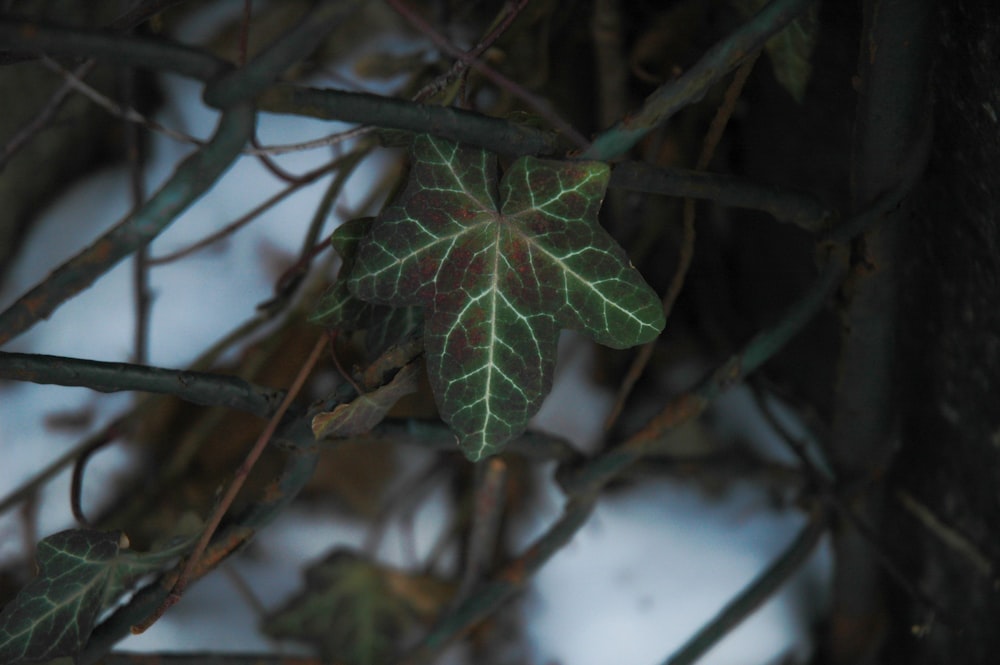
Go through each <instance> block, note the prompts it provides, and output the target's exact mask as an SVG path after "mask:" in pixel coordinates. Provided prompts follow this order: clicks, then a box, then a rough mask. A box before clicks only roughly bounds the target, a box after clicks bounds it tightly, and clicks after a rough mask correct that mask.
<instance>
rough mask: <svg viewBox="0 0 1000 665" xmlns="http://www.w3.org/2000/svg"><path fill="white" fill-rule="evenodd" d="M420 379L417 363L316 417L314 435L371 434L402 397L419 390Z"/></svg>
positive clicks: (324, 436) (318, 437)
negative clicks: (376, 386) (418, 380)
mask: <svg viewBox="0 0 1000 665" xmlns="http://www.w3.org/2000/svg"><path fill="white" fill-rule="evenodd" d="M417 378H418V372H417V365H416V364H415V363H410V364H409V365H406V366H404V367H403V368H402V369H400V370H399V371H398V372H397V373H396V376H394V377H393V379H392V380H391V381H390V382H389V383H387V384H386V385H384V386H381V387H379V388H376V389H375V390H373V391H371V392H368V393H365V394H364V395H358V396H357V397H356V398H354V399H353V400H351V401H350V402H348V403H346V404H339V405H337V407H336V408H335V409H334V410H333V411H324V412H323V413H319V414H316V416H314V417H313V420H312V430H313V434H314V435H315V436H316V438H317V439H321V438H327V437H349V436H357V435H359V434H364V433H365V432H368V431H370V430H371V429H372V428H373V427H375V425H378V424H379V423H380V422H382V419H383V418H385V414H386V413H388V412H389V409H391V408H392V405H393V404H395V403H396V401H397V400H399V398H400V397H402V396H403V395H408V394H410V393H412V392H413V391H415V390H416V389H417Z"/></svg>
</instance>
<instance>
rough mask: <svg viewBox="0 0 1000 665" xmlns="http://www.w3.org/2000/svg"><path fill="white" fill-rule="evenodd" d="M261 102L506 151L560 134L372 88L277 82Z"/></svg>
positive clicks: (543, 148) (528, 149)
mask: <svg viewBox="0 0 1000 665" xmlns="http://www.w3.org/2000/svg"><path fill="white" fill-rule="evenodd" d="M257 106H258V108H260V110H262V111H268V112H271V113H290V114H294V115H303V116H308V117H311V118H320V119H322V120H342V121H344V122H358V123H365V124H370V125H377V126H379V127H384V128H386V129H402V130H405V131H409V132H418V133H428V134H434V135H435V136H441V137H444V138H448V139H451V140H453V141H458V142H459V143H468V144H470V145H478V146H482V147H484V148H486V149H488V150H492V151H493V152H498V153H501V154H504V155H542V154H553V153H556V152H558V151H559V143H558V139H557V137H556V135H555V134H553V133H552V132H546V131H542V130H540V129H535V128H532V127H526V126H523V125H516V124H514V123H512V122H508V121H506V120H502V119H500V118H491V117H489V116H484V115H481V114H479V113H473V112H472V111H464V110H462V109H456V108H449V107H444V106H433V105H429V104H418V103H416V102H410V101H407V100H403V99H394V98H391V97H382V96H380V95H372V94H368V93H360V92H345V91H343V90H334V89H332V88H305V87H301V86H294V85H289V84H278V85H274V86H271V87H270V88H268V89H267V90H266V91H265V92H264V93H263V94H262V95H260V96H259V97H258V98H257Z"/></svg>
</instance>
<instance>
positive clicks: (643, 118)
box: [582, 0, 813, 161]
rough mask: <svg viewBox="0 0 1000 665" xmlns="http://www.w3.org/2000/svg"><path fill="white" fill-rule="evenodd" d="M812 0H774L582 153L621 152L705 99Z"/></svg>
mask: <svg viewBox="0 0 1000 665" xmlns="http://www.w3.org/2000/svg"><path fill="white" fill-rule="evenodd" d="M812 1H813V0H774V1H773V2H771V3H770V4H769V5H767V7H764V9H762V10H761V11H760V12H758V13H757V15H756V16H754V17H753V18H751V19H750V20H749V21H748V22H747V23H745V24H744V25H743V26H742V27H741V28H740V29H739V30H737V31H736V32H734V33H733V34H731V35H730V36H729V37H727V38H726V39H724V40H723V41H721V42H719V43H718V44H716V45H715V46H713V47H712V48H711V49H710V50H709V51H708V53H706V54H705V55H704V56H703V57H702V59H701V60H699V61H698V62H697V63H696V64H695V65H694V66H693V67H691V68H690V69H689V70H687V72H685V73H684V75H683V76H681V77H680V78H678V79H676V80H674V81H670V82H669V83H665V84H664V85H662V86H660V87H659V88H658V89H657V90H656V91H655V92H653V94H651V95H650V96H649V97H647V98H646V101H645V102H644V103H643V105H642V108H640V109H639V110H638V111H636V112H635V113H633V114H630V115H628V116H626V118H625V119H624V120H622V121H621V122H619V123H618V124H617V125H615V126H614V127H612V128H610V129H608V130H606V131H604V132H602V133H601V134H599V135H598V136H597V138H596V139H594V142H593V144H591V146H590V148H589V149H588V150H586V151H585V152H584V153H583V155H582V156H583V157H584V158H586V159H598V160H602V161H603V160H608V159H611V158H612V157H616V156H618V155H620V154H622V153H624V152H625V151H627V150H628V149H629V148H631V147H632V146H633V145H635V144H636V143H638V141H639V139H641V138H642V137H643V136H645V135H646V134H647V133H649V131H650V130H652V129H654V128H655V127H657V126H659V125H660V124H662V123H663V122H665V121H666V120H667V119H668V118H670V116H672V115H673V114H675V113H677V111H679V110H681V109H682V108H684V107H685V106H690V105H691V104H694V103H695V102H698V101H699V100H701V98H702V97H704V96H705V93H706V92H708V90H709V88H711V87H712V86H713V85H714V84H715V83H716V82H718V81H719V80H721V79H722V78H723V77H724V76H726V75H727V74H728V73H729V72H731V71H733V70H734V69H736V68H737V67H738V66H739V65H740V63H741V62H742V61H743V59H744V58H746V57H747V56H748V55H750V54H751V53H754V52H755V51H757V50H758V49H759V48H761V47H763V46H764V43H765V42H766V41H767V40H768V39H770V38H771V37H772V36H773V35H775V34H776V33H777V32H778V31H780V30H781V29H782V28H784V27H785V26H786V25H788V24H789V23H790V22H791V21H792V20H793V19H794V18H795V17H796V16H798V15H799V14H801V13H802V12H803V11H804V10H805V9H806V7H808V6H809V5H810V4H811V3H812Z"/></svg>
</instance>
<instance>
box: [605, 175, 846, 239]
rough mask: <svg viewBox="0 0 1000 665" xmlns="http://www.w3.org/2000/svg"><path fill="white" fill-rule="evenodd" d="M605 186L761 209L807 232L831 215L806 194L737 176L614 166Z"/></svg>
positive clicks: (825, 221) (817, 226)
mask: <svg viewBox="0 0 1000 665" xmlns="http://www.w3.org/2000/svg"><path fill="white" fill-rule="evenodd" d="M608 186H609V187H618V188H620V189H627V190H630V191H634V192H647V193H650V194H664V195H666V196H676V197H681V198H689V199H706V200H709V201H713V202H715V203H719V204H721V205H725V206H732V207H735V208H749V209H751V210H762V211H764V212H766V213H768V214H770V215H772V216H774V218H775V219H777V220H778V221H780V222H790V223H792V224H795V225H797V226H801V227H802V228H804V229H806V230H807V231H819V230H821V229H823V228H825V227H826V226H827V224H828V223H829V221H830V220H831V219H832V218H833V216H834V213H833V211H831V210H830V209H829V208H828V207H827V206H826V205H825V204H824V203H823V202H822V201H821V200H819V198H817V197H816V196H814V195H813V194H809V193H806V192H798V191H794V190H790V189H786V188H783V187H778V186H775V185H762V184H759V183H755V182H752V181H749V180H747V179H746V178H742V177H740V176H733V175H722V174H717V173H705V172H703V171H690V170H687V169H668V168H657V167H655V166H652V165H651V164H646V163H644V162H623V163H621V164H618V165H616V166H615V167H614V168H613V169H612V171H611V182H610V183H609V185H608Z"/></svg>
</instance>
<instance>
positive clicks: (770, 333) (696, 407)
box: [557, 262, 844, 496]
mask: <svg viewBox="0 0 1000 665" xmlns="http://www.w3.org/2000/svg"><path fill="white" fill-rule="evenodd" d="M843 272H844V270H843V268H842V267H841V266H840V265H839V264H838V263H836V262H831V264H830V265H829V266H827V268H826V269H825V270H824V272H823V273H822V274H821V275H820V277H819V278H818V279H817V280H816V282H815V283H814V284H813V286H812V287H811V288H810V289H809V291H808V292H807V293H806V294H805V295H804V296H803V297H802V298H800V299H799V300H798V301H796V302H795V303H794V304H792V306H791V307H789V308H788V310H787V312H786V313H785V315H784V316H783V317H782V318H781V320H780V321H778V323H777V324H775V325H774V326H772V327H770V328H767V329H765V330H762V331H761V332H759V333H757V335H755V336H754V337H753V338H752V339H751V340H750V341H749V342H748V343H747V344H746V346H744V347H743V349H742V350H741V351H740V352H738V353H736V354H735V355H733V356H731V357H730V358H729V359H728V360H726V361H725V362H724V363H722V364H721V365H720V366H719V367H718V368H717V369H716V370H715V371H714V372H712V373H711V374H709V375H708V376H707V377H705V378H704V379H703V380H702V381H701V382H700V383H699V384H698V385H696V386H695V387H694V388H692V389H691V390H690V391H688V392H686V393H683V394H682V395H679V396H678V397H676V398H675V399H672V400H671V401H670V402H668V403H667V405H666V406H665V407H664V408H663V410H662V411H660V413H659V414H657V415H656V416H655V417H654V418H653V419H652V420H651V421H650V422H649V423H647V424H646V426H645V427H643V429H642V430H641V431H640V432H639V433H638V434H636V435H634V436H633V437H632V438H630V439H629V440H628V441H626V442H625V443H623V444H622V445H620V446H617V447H615V448H612V449H610V450H608V451H607V452H605V453H603V454H601V455H598V456H597V457H594V458H592V459H591V460H590V461H588V462H587V463H586V464H584V465H583V466H581V467H578V468H576V469H573V468H571V467H564V468H562V469H560V471H559V473H558V474H557V477H558V479H559V482H560V484H561V485H562V487H563V489H564V490H565V491H566V492H567V493H568V494H569V495H570V496H578V495H581V494H591V493H594V492H597V491H598V490H600V488H602V487H604V485H606V484H607V483H608V482H610V481H611V480H613V479H614V478H615V477H616V476H618V474H620V473H621V472H622V471H623V470H625V469H626V468H628V467H629V466H631V465H632V464H633V463H635V462H636V461H638V460H639V459H641V458H642V457H643V456H645V455H646V454H647V453H648V452H649V450H650V449H651V448H652V447H653V444H655V443H656V442H657V441H659V439H660V438H661V437H662V436H663V434H664V433H665V432H667V431H669V430H671V429H674V428H676V427H677V426H678V425H681V424H682V423H685V422H687V421H689V420H691V419H692V418H695V417H697V416H698V415H700V414H701V413H702V411H704V410H705V408H706V407H707V406H708V405H709V404H710V403H711V402H712V400H714V399H715V398H716V397H718V396H719V395H720V394H722V393H723V392H725V391H726V390H728V389H729V388H730V387H732V386H733V385H735V384H737V383H739V382H740V381H741V380H743V378H745V377H746V376H748V375H749V374H751V373H753V372H754V371H755V370H756V369H757V368H758V367H760V366H761V365H763V364H764V363H765V362H766V361H767V360H769V359H770V358H771V357H773V356H774V355H775V354H776V353H778V351H780V350H781V349H782V348H784V346H785V344H787V343H788V342H789V341H790V340H791V339H792V338H793V337H795V335H796V334H798V332H799V331H801V330H802V329H803V328H804V327H805V325H806V324H807V323H808V322H809V321H810V320H812V318H813V317H814V316H815V315H816V314H817V313H818V312H819V311H820V310H821V309H822V308H823V307H824V306H825V304H826V302H827V299H828V298H829V297H830V295H831V294H832V293H833V291H834V290H835V289H836V288H837V286H838V285H839V284H840V282H841V279H842V277H843Z"/></svg>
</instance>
